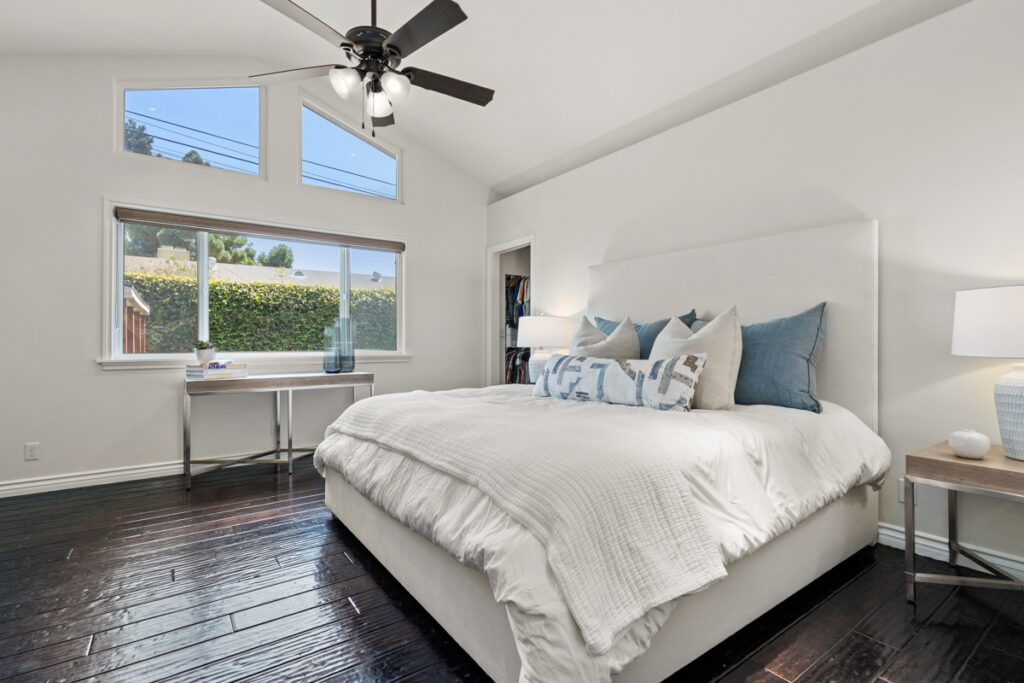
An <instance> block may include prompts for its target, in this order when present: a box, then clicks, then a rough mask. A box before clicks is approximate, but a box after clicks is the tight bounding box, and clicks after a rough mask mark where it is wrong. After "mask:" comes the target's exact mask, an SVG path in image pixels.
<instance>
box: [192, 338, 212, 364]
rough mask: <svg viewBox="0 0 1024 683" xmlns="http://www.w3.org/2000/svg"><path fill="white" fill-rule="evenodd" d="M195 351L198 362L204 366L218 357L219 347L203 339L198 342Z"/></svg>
mask: <svg viewBox="0 0 1024 683" xmlns="http://www.w3.org/2000/svg"><path fill="white" fill-rule="evenodd" d="M193 350H194V351H195V352H196V360H197V361H199V364H200V365H203V366H205V365H206V364H207V363H209V362H210V361H212V360H213V359H214V358H216V357H217V347H216V346H214V345H213V344H211V343H210V342H208V341H203V340H202V339H197V340H196V344H195V349H193Z"/></svg>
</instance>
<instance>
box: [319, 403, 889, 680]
mask: <svg viewBox="0 0 1024 683" xmlns="http://www.w3.org/2000/svg"><path fill="white" fill-rule="evenodd" d="M419 393H421V392H417V394H419ZM442 393H443V395H444V397H445V398H446V399H447V400H450V401H467V402H473V403H480V402H483V403H486V404H488V405H489V406H490V407H491V408H493V409H496V410H501V411H503V415H502V417H501V420H506V419H507V416H506V415H505V414H504V413H508V414H515V415H518V416H520V417H521V428H522V429H523V430H529V429H531V424H533V423H535V422H536V420H534V421H531V419H530V416H531V415H533V416H535V417H540V416H542V415H547V416H550V414H551V412H552V410H555V411H557V410H560V409H563V408H564V409H566V410H568V409H571V410H573V411H574V415H575V418H574V422H575V423H576V425H577V428H578V425H579V419H580V416H581V415H582V416H583V420H584V422H586V421H588V420H589V421H592V422H593V425H595V428H596V426H597V425H606V424H607V423H608V422H609V421H614V420H618V419H620V417H621V415H622V414H623V411H629V412H628V415H629V420H630V423H629V424H630V430H629V431H632V430H634V429H635V430H643V433H644V434H645V435H646V437H645V439H644V440H645V442H647V443H650V442H651V438H652V437H653V438H655V439H660V440H661V441H663V442H664V443H665V444H668V445H669V447H667V448H665V449H663V450H662V452H663V454H664V456H663V457H665V458H669V459H672V460H673V461H678V463H679V466H680V468H681V469H682V470H683V472H684V473H685V478H686V482H687V483H688V484H689V489H690V492H691V494H692V499H693V501H695V503H696V506H697V508H698V509H699V516H700V517H701V522H702V524H703V526H704V527H705V529H706V531H707V533H708V534H710V537H711V538H712V539H713V540H714V542H715V543H716V544H717V545H718V547H719V548H720V550H721V555H722V557H723V558H724V562H725V563H726V564H727V563H729V562H732V561H734V560H736V559H738V558H740V557H743V556H744V555H747V554H749V553H751V552H753V551H754V550H756V549H757V548H759V547H760V546H762V545H764V544H765V543H767V542H768V541H770V540H771V539H773V538H775V537H776V536H778V535H779V534H780V533H782V532H784V531H786V530H788V529H790V528H792V527H793V526H795V525H796V524H797V523H799V522H800V521H802V520H803V519H805V518H807V517H808V516H810V515H811V514H813V513H814V512H815V511H817V510H818V509H820V508H822V507H824V506H825V505H827V504H828V503H830V502H832V501H834V500H836V499H838V498H840V497H842V496H843V495H844V494H845V493H846V492H847V491H848V490H850V489H851V488H853V487H854V486H857V485H859V484H863V483H875V484H877V483H879V482H880V480H881V478H882V477H883V476H884V475H885V473H886V471H887V470H888V467H889V461H890V454H889V451H888V449H887V448H886V446H885V444H884V443H883V442H882V441H881V440H880V439H879V438H878V437H877V436H876V435H875V434H874V433H873V432H871V430H870V429H868V428H867V427H866V426H865V425H864V424H863V423H861V422H860V421H859V420H858V419H857V418H856V417H855V416H853V415H852V414H851V413H850V412H849V411H847V410H845V409H843V408H841V407H839V406H836V405H834V404H829V403H825V405H824V410H823V412H822V413H821V414H820V415H819V414H814V413H809V412H805V411H797V410H791V409H786V408H776V407H771V406H740V407H738V408H737V409H736V410H732V411H693V412H691V413H683V412H675V411H668V412H661V411H654V410H649V409H643V408H627V407H623V406H612V405H607V404H602V403H584V404H581V403H575V402H564V401H558V399H552V398H540V397H533V396H531V395H530V388H529V387H523V386H504V387H490V388H487V389H464V390H457V391H453V392H442ZM425 396H426V395H425ZM435 396H436V395H435ZM553 402H554V403H553ZM366 403H367V406H365V409H370V408H372V404H373V401H372V400H371V401H367V402H366ZM565 404H570V405H565ZM425 405H426V403H425ZM546 428H547V429H548V430H550V428H551V423H550V422H548V425H547V427H546ZM353 431H354V432H356V433H357V434H358V433H359V430H353V429H351V428H349V429H346V426H345V419H344V416H343V417H342V418H339V420H338V421H337V422H336V423H335V424H334V425H332V426H331V427H330V428H329V429H328V432H327V436H326V438H325V440H324V442H323V443H322V444H321V445H320V447H319V448H318V449H317V454H316V464H317V467H318V468H319V469H320V471H321V472H323V471H324V467H325V466H330V467H332V468H333V469H335V470H337V471H339V472H340V473H341V474H342V475H343V476H345V478H346V479H347V480H348V481H349V482H350V483H351V484H352V485H353V486H354V487H355V488H356V489H357V490H359V491H360V492H361V493H363V494H364V495H366V496H367V497H368V498H370V499H371V500H372V501H373V502H374V503H375V504H377V505H378V506H380V507H382V508H383V509H385V510H386V511H388V513H389V514H391V515H392V516H393V517H395V518H396V519H398V520H399V521H401V522H402V523H404V524H406V525H407V526H409V527H411V528H412V529H414V530H416V531H417V532H419V533H420V534H422V535H423V536H425V537H426V538H428V539H430V540H431V541H433V542H434V543H436V544H438V545H440V546H441V547H443V548H445V549H446V550H448V552H450V553H451V554H452V555H453V556H454V557H455V558H456V559H458V560H459V561H460V562H462V563H463V564H466V565H469V566H472V567H476V568H479V569H481V570H483V571H484V572H485V573H486V574H487V576H488V578H489V580H490V583H491V586H492V588H493V591H494V595H495V599H496V600H498V601H499V602H501V603H503V604H505V605H506V608H507V610H508V613H509V620H510V623H511V625H512V629H513V632H514V633H515V637H516V643H517V647H518V649H519V654H520V659H521V660H522V662H523V670H522V674H521V678H522V680H524V681H558V680H574V681H584V680H585V681H607V680H609V679H610V677H611V675H612V674H613V673H615V672H617V671H619V670H621V668H622V667H623V666H625V665H626V664H627V663H628V662H629V661H631V660H632V659H633V658H635V657H636V656H637V655H639V654H640V653H642V652H643V651H644V650H645V649H646V648H647V646H648V644H649V642H650V638H651V637H652V636H653V634H654V633H655V632H656V631H657V630H658V628H660V627H661V625H662V624H664V622H665V620H666V619H667V618H668V615H669V613H670V612H671V609H672V607H673V605H674V603H675V601H676V600H674V599H673V600H667V601H665V602H664V603H662V604H659V605H658V606H656V607H654V608H652V609H650V610H648V611H647V612H646V613H643V614H640V615H639V616H638V618H636V619H635V620H634V621H632V623H631V624H629V625H628V626H627V627H626V628H624V629H619V630H617V632H616V634H615V637H614V639H613V642H612V643H611V645H610V647H609V648H606V649H604V651H603V652H602V653H601V654H595V653H594V648H593V647H591V648H590V651H588V649H587V647H586V645H587V643H586V642H585V640H584V637H583V635H582V633H581V630H580V627H579V624H578V623H577V621H576V620H575V619H574V617H573V613H572V611H571V610H570V609H569V607H568V606H567V602H566V600H565V594H564V592H563V590H562V589H561V588H560V585H559V582H558V580H556V576H555V574H554V573H552V570H551V566H550V562H549V555H548V551H547V549H546V547H545V545H544V544H543V543H542V542H541V541H540V540H539V539H538V536H537V534H535V533H531V531H530V530H528V528H527V526H525V525H523V524H521V523H519V522H517V521H516V520H515V519H514V518H513V517H512V516H511V515H510V514H508V513H507V512H506V511H505V510H504V509H503V508H502V507H500V506H499V505H498V504H496V502H495V500H494V499H492V498H491V497H489V496H488V495H486V494H485V493H483V492H482V491H481V490H480V489H479V488H476V487H474V486H472V485H471V484H470V483H467V482H466V481H462V480H460V479H458V478H455V477H453V476H450V475H449V474H445V473H444V472H442V471H440V470H439V469H437V468H435V467H431V466H430V465H428V464H425V463H424V462H421V461H420V460H417V459H416V458H415V457H413V456H412V454H411V453H409V452H404V451H403V450H402V448H397V447H394V446H395V443H392V444H391V445H392V447H388V446H387V445H384V444H382V443H379V442H378V441H374V440H370V439H367V438H360V437H359V436H355V435H353V434H352V433H351V432H353ZM363 436H366V435H365V434H364V435H363ZM396 443H397V442H396ZM613 445H617V446H618V447H619V448H621V449H627V448H629V445H630V434H629V433H623V434H622V435H621V441H620V442H619V443H618V444H613ZM605 589H606V590H614V587H611V586H609V587H605Z"/></svg>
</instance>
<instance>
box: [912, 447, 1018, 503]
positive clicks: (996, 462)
mask: <svg viewBox="0 0 1024 683" xmlns="http://www.w3.org/2000/svg"><path fill="white" fill-rule="evenodd" d="M907 476H908V477H920V478H921V479H931V480H932V481H941V482H948V483H951V484H961V485H964V486H973V487H975V488H979V489H987V490H990V491H1001V492H1003V493H1011V494H1014V495H1018V496H1021V495H1024V461H1020V460H1013V459H1011V458H1007V457H1006V453H1005V452H1004V451H1003V447H1002V446H993V447H992V448H990V449H989V451H988V453H986V454H985V456H984V457H983V458H981V459H980V460H969V459H967V458H958V457H957V456H955V455H953V449H952V448H950V446H949V442H948V441H943V442H942V443H939V444H935V445H934V446H929V447H928V448H923V449H921V450H919V451H916V452H914V453H910V454H908V455H907Z"/></svg>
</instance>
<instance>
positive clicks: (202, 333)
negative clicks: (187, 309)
mask: <svg viewBox="0 0 1024 683" xmlns="http://www.w3.org/2000/svg"><path fill="white" fill-rule="evenodd" d="M209 240H210V233H208V232H197V233H196V277H197V279H198V287H199V296H198V299H199V302H198V304H199V311H198V319H197V322H198V331H197V334H198V337H199V338H200V339H202V340H203V341H210V242H209Z"/></svg>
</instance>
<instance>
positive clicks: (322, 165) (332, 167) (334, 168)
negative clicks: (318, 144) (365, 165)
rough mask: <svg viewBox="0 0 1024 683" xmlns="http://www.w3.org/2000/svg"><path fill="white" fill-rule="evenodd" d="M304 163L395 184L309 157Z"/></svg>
mask: <svg viewBox="0 0 1024 683" xmlns="http://www.w3.org/2000/svg"><path fill="white" fill-rule="evenodd" d="M302 163H304V164H313V165H314V166H320V167H321V168H329V169H331V170H332V171H339V172H341V173H348V174H349V175H354V176H359V177H360V178H366V179H367V180H373V181H375V182H378V183H383V184H385V185H392V186H393V185H394V183H392V182H389V181H387V180H381V179H380V178H374V177H373V176H369V175H363V174H362V173H356V172H355V171H346V170H345V169H343V168H336V167H334V166H328V165H327V164H321V163H320V162H318V161H310V160H309V159H303V160H302Z"/></svg>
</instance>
